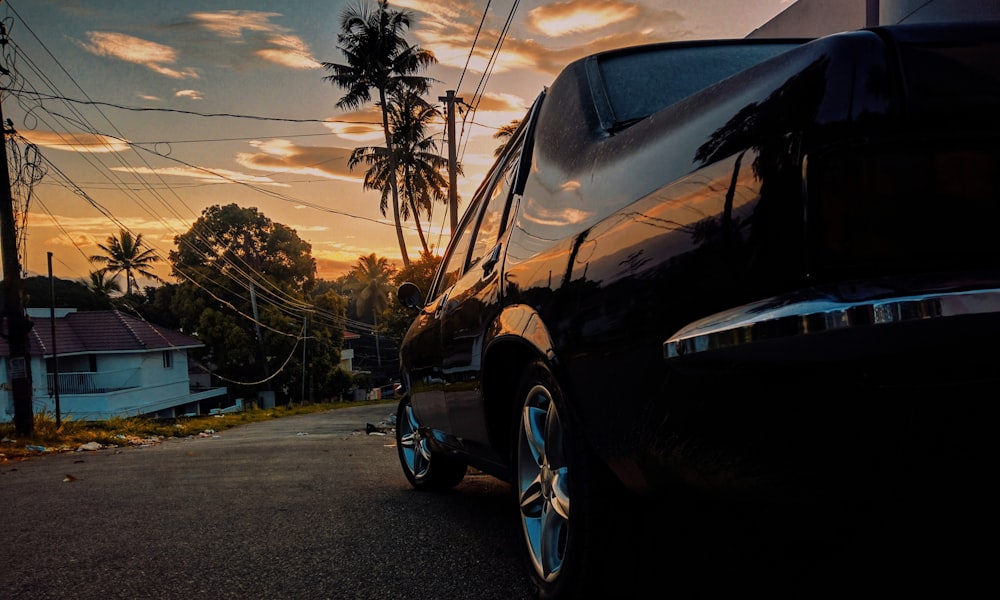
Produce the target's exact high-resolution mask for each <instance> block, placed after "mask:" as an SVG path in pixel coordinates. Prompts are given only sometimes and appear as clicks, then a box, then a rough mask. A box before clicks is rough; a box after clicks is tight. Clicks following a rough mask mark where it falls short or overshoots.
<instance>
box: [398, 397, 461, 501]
mask: <svg viewBox="0 0 1000 600" xmlns="http://www.w3.org/2000/svg"><path fill="white" fill-rule="evenodd" d="M426 434H427V431H426V429H425V428H423V427H421V425H420V423H419V421H418V420H417V417H416V414H415V413H414V412H413V407H412V406H411V405H410V398H409V396H404V397H403V398H402V399H401V400H400V401H399V407H398V408H397V409H396V450H397V452H398V453H399V463H400V464H401V465H402V467H403V473H405V474H406V478H407V479H408V480H409V482H410V485H412V486H413V487H414V488H416V489H418V490H447V489H450V488H453V487H455V486H456V485H458V484H459V482H461V481H462V479H464V478H465V472H466V464H465V462H464V461H462V460H459V459H457V458H455V457H454V456H451V455H448V454H444V453H442V452H438V451H435V450H434V449H433V448H432V446H431V443H430V439H429V438H428V437H427V435H426Z"/></svg>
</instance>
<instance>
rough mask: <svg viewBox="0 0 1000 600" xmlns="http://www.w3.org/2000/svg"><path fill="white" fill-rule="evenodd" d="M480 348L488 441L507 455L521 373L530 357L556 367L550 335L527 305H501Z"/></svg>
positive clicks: (509, 453)
mask: <svg viewBox="0 0 1000 600" xmlns="http://www.w3.org/2000/svg"><path fill="white" fill-rule="evenodd" d="M484 347H485V348H486V349H485V351H484V352H483V362H482V364H483V369H482V396H483V401H484V405H485V414H486V427H487V432H488V434H489V437H490V442H491V444H492V445H493V446H494V447H495V448H497V449H498V450H500V451H501V453H502V455H503V456H505V457H506V458H507V460H508V466H509V465H510V462H509V461H510V459H511V452H512V446H511V428H512V426H513V423H514V418H515V416H516V414H517V413H516V411H518V410H519V409H520V403H519V402H518V399H517V398H515V395H516V392H517V386H518V384H519V383H520V380H521V373H523V372H524V369H525V367H526V366H527V365H529V364H530V363H531V362H532V361H534V360H539V359H540V360H542V361H544V362H545V363H546V364H548V365H549V366H550V368H551V369H552V371H553V373H555V372H556V371H557V365H558V360H557V359H556V354H555V350H554V348H553V344H552V338H551V336H550V335H549V332H548V329H547V328H546V327H545V324H544V322H543V321H542V318H541V316H540V315H539V314H538V313H537V312H536V311H535V310H534V309H532V308H531V307H529V306H526V305H515V306H511V307H507V308H505V309H504V310H503V311H502V312H501V313H500V315H499V316H498V317H497V318H496V320H495V321H494V323H493V327H492V328H491V330H490V331H489V332H488V336H487V339H486V343H485V344H484Z"/></svg>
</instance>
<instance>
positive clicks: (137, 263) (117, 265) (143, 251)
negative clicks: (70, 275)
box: [90, 228, 162, 296]
mask: <svg viewBox="0 0 1000 600" xmlns="http://www.w3.org/2000/svg"><path fill="white" fill-rule="evenodd" d="M145 246H146V244H145V243H144V242H143V240H142V234H141V233H137V234H135V235H134V236H133V235H132V232H131V231H129V230H127V229H125V228H122V229H119V230H118V235H117V236H114V235H110V236H108V239H107V241H106V243H104V244H98V245H97V247H98V248H100V249H101V250H103V251H104V254H96V255H94V256H91V257H90V260H91V262H95V263H98V264H101V265H104V270H105V271H107V272H108V273H110V274H111V276H112V277H117V276H118V275H119V274H121V273H124V274H125V295H126V296H130V295H132V287H133V285H134V286H135V288H136V289H138V288H139V282H138V281H136V278H135V274H136V273H138V274H139V275H142V276H143V277H148V278H149V279H152V280H154V281H162V279H161V278H160V277H159V276H158V275H156V273H153V271H152V268H153V265H154V264H155V263H157V262H159V261H160V257H159V256H157V255H156V252H155V251H154V250H153V249H152V248H148V247H145Z"/></svg>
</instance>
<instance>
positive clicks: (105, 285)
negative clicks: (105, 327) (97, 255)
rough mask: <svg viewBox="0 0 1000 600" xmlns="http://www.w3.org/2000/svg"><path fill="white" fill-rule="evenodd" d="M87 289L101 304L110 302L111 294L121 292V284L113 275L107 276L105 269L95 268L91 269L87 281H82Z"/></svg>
mask: <svg viewBox="0 0 1000 600" xmlns="http://www.w3.org/2000/svg"><path fill="white" fill-rule="evenodd" d="M84 284H85V285H86V286H87V289H89V290H90V292H91V293H92V294H94V297H95V298H97V300H98V302H100V303H102V304H108V305H109V306H110V304H111V296H112V294H120V293H122V286H121V285H120V284H119V283H118V281H117V280H116V279H115V278H114V277H109V276H108V270H107V269H97V270H96V271H91V272H90V276H89V278H88V280H87V281H85V282H84Z"/></svg>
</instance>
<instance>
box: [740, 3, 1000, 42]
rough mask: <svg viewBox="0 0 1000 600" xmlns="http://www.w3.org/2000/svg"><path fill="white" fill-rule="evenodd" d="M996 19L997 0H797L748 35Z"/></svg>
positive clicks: (998, 14) (796, 34)
mask: <svg viewBox="0 0 1000 600" xmlns="http://www.w3.org/2000/svg"><path fill="white" fill-rule="evenodd" d="M996 19H1000V2H997V0H836V2H832V1H831V0H796V2H793V3H791V4H790V5H789V6H788V8H786V9H785V10H783V11H782V12H781V13H779V14H778V15H776V16H775V17H774V18H773V19H771V20H770V21H768V22H767V23H765V24H764V25H762V26H760V27H759V28H757V29H756V30H754V31H753V32H751V33H750V35H748V36H747V37H750V38H774V37H820V36H824V35H829V34H831V33H837V32H839V31H850V30H853V29H860V28H862V27H872V26H876V25H892V24H896V23H934V22H948V21H965V20H972V21H976V20H996Z"/></svg>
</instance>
